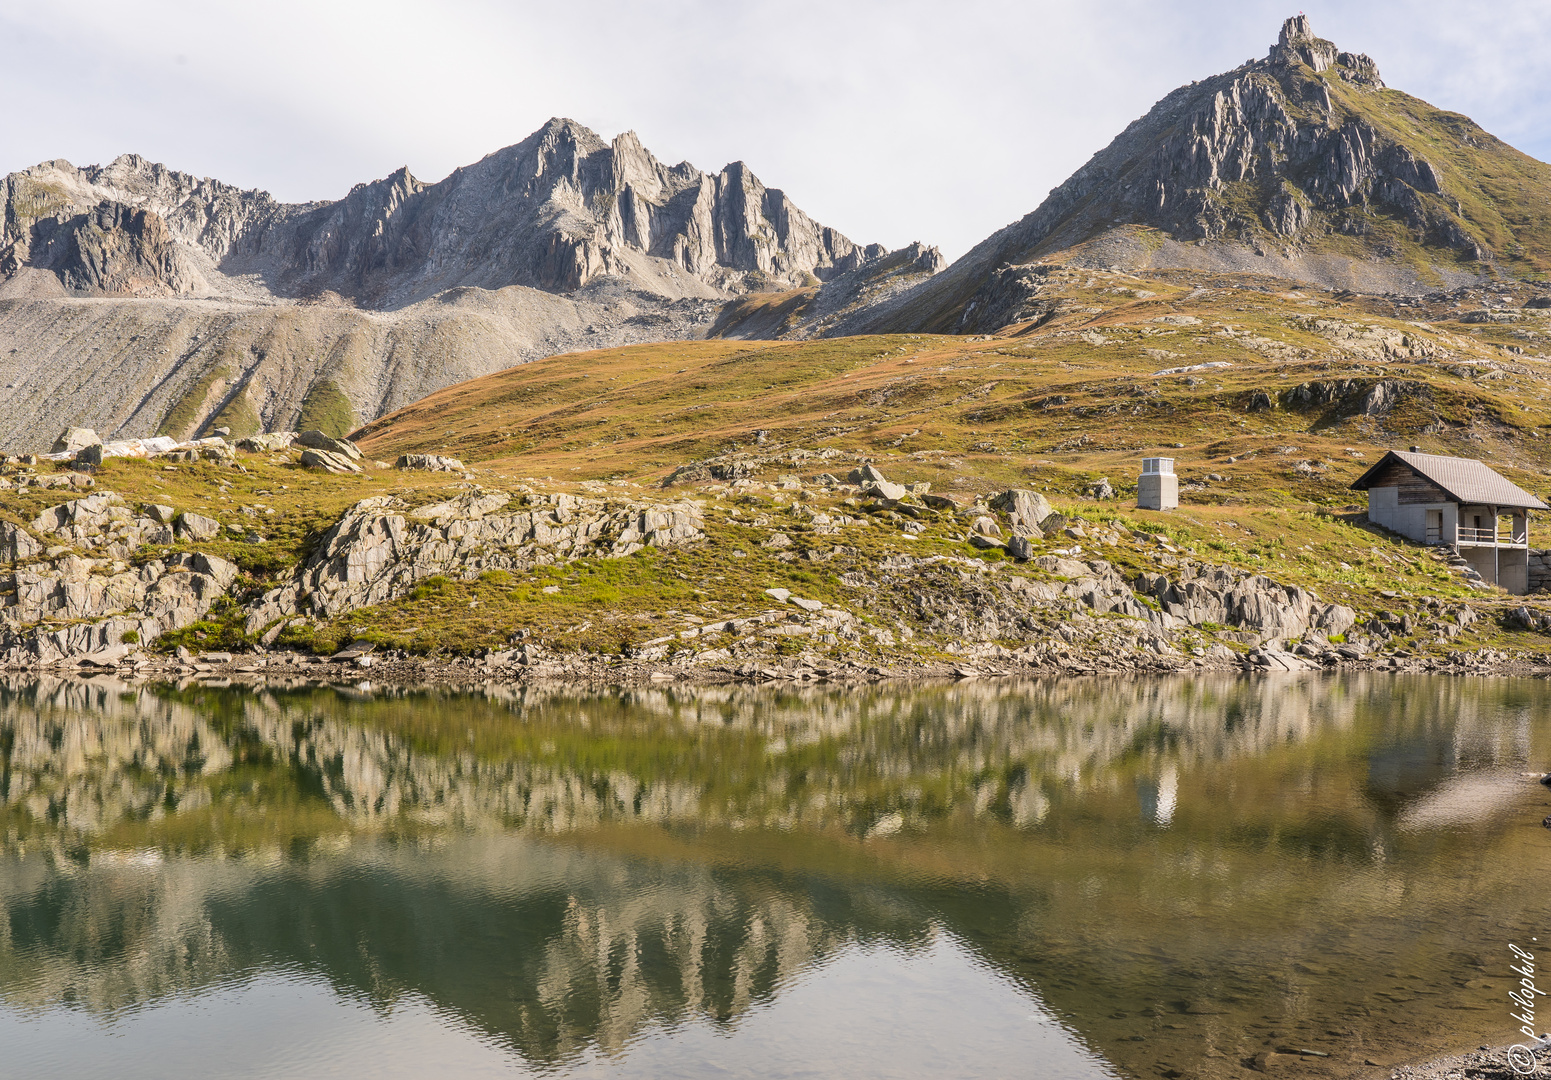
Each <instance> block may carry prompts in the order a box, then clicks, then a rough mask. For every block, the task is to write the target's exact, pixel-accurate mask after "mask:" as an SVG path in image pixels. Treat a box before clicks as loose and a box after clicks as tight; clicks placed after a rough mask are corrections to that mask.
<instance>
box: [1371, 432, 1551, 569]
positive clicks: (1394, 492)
mask: <svg viewBox="0 0 1551 1080" xmlns="http://www.w3.org/2000/svg"><path fill="white" fill-rule="evenodd" d="M1352 489H1353V490H1355V491H1366V492H1367V493H1368V520H1369V521H1372V522H1374V523H1375V524H1378V525H1383V526H1384V527H1385V528H1386V529H1389V530H1391V531H1393V532H1397V533H1399V534H1400V535H1402V536H1408V537H1410V538H1411V539H1412V540H1416V541H1418V542H1420V543H1423V544H1447V545H1449V546H1451V547H1453V548H1455V549H1456V550H1457V551H1458V552H1459V553H1460V555H1461V556H1463V557H1464V558H1465V559H1467V560H1469V562H1470V564H1471V565H1472V566H1474V567H1475V568H1476V571H1477V572H1478V573H1479V574H1480V575H1481V576H1482V577H1483V578H1485V579H1486V580H1487V581H1489V582H1492V583H1493V584H1495V585H1500V586H1502V587H1503V588H1504V589H1506V590H1508V591H1509V592H1511V593H1520V594H1522V593H1527V592H1529V514H1530V511H1531V510H1545V509H1548V507H1547V506H1546V504H1545V503H1543V502H1541V501H1540V500H1539V499H1537V498H1536V497H1535V496H1533V495H1531V494H1530V493H1529V492H1527V491H1525V490H1524V489H1523V488H1521V487H1519V486H1518V485H1517V484H1515V483H1513V482H1512V481H1511V480H1509V479H1507V478H1506V477H1504V476H1500V475H1498V474H1497V473H1496V472H1494V471H1493V470H1492V469H1491V468H1489V467H1488V466H1487V465H1485V464H1483V463H1482V462H1479V461H1476V460H1475V459H1473V458H1458V457H1448V456H1447V455H1444V454H1423V453H1419V452H1417V451H1416V450H1412V451H1410V452H1409V453H1402V452H1401V451H1399V450H1391V451H1390V452H1389V453H1387V454H1385V455H1384V456H1383V457H1382V458H1380V459H1379V461H1378V462H1377V463H1376V464H1375V465H1374V466H1373V468H1371V469H1369V470H1368V471H1367V472H1365V473H1363V474H1362V476H1361V477H1359V478H1358V480H1357V482H1356V483H1354V484H1353V485H1352Z"/></svg>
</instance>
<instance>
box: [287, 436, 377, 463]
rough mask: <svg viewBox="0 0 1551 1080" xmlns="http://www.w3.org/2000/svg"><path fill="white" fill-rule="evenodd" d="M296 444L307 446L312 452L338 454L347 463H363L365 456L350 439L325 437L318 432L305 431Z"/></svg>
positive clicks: (297, 437) (298, 437) (297, 438)
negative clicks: (320, 451) (319, 451)
mask: <svg viewBox="0 0 1551 1080" xmlns="http://www.w3.org/2000/svg"><path fill="white" fill-rule="evenodd" d="M294 441H295V443H296V445H298V446H305V447H307V448H308V449H310V450H323V451H326V452H328V453H330V454H338V455H339V456H341V457H343V458H345V459H346V460H347V461H361V460H363V455H362V454H361V451H360V450H358V449H356V445H355V443H353V442H351V441H350V440H349V439H336V438H334V437H333V436H332V435H325V434H323V432H321V431H318V430H316V429H315V430H313V431H304V432H302V433H301V434H300V435H298V436H296V438H295V440H294Z"/></svg>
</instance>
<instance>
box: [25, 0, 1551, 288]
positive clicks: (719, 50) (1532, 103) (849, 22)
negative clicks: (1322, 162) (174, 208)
mask: <svg viewBox="0 0 1551 1080" xmlns="http://www.w3.org/2000/svg"><path fill="white" fill-rule="evenodd" d="M1303 10H1305V11H1306V12H1307V13H1308V15H1309V16H1310V18H1311V19H1312V20H1313V25H1314V29H1315V31H1316V32H1317V33H1318V34H1320V36H1322V37H1327V38H1330V39H1331V40H1333V41H1335V42H1336V43H1337V44H1338V45H1340V46H1341V47H1342V48H1344V49H1348V50H1351V51H1355V52H1366V53H1368V54H1369V55H1371V56H1373V58H1374V59H1375V60H1376V61H1378V64H1379V70H1380V71H1381V72H1382V73H1383V76H1384V79H1385V81H1386V82H1387V83H1389V85H1391V86H1394V87H1396V88H1399V89H1403V90H1406V91H1408V92H1410V93H1413V94H1416V95H1418V96H1420V97H1423V98H1426V99H1427V100H1429V101H1431V102H1433V103H1434V104H1436V105H1440V106H1444V107H1446V108H1450V109H1454V110H1457V111H1459V112H1464V113H1468V114H1469V115H1471V116H1472V117H1474V118H1475V119H1476V120H1477V121H1478V122H1479V123H1481V124H1482V125H1483V126H1484V127H1486V128H1487V129H1488V130H1490V131H1492V132H1493V133H1495V134H1497V135H1499V136H1501V137H1502V138H1504V139H1506V140H1507V141H1509V142H1511V143H1513V144H1514V145H1516V146H1518V147H1520V148H1521V149H1523V150H1524V151H1526V152H1528V153H1530V154H1533V155H1535V156H1536V157H1539V158H1541V159H1542V160H1544V159H1546V158H1547V157H1548V156H1551V123H1548V121H1551V90H1548V87H1551V79H1548V75H1551V0H1492V2H1491V3H1470V2H1461V0H1448V2H1446V0H1421V2H1415V3H1402V2H1398V0H1374V2H1369V3H1361V2H1352V0H1347V2H1342V3H1324V4H1314V5H1312V6H1310V7H1308V8H1305V9H1303ZM1297 11H1298V9H1297V8H1294V7H1291V6H1290V4H1287V3H1280V4H1276V3H1267V2H1263V0H1187V2H1177V3H1169V2H1167V0H1145V2H1144V0H1111V2H1106V3H1098V2H1067V3H1051V2H1044V0H1024V2H1021V3H1019V2H1007V0H944V2H936V3H925V2H920V0H882V2H875V0H780V2H778V3H777V2H770V3H765V2H757V3H738V2H736V0H654V2H653V3H649V4H648V3H630V2H628V0H593V2H590V3H578V2H574V0H573V2H551V3H530V2H526V0H524V2H512V3H497V2H485V0H439V2H438V3H435V4H429V3H408V2H404V0H372V2H370V3H367V2H358V0H351V2H336V3H330V2H327V0H267V2H264V3H251V2H250V3H243V4H240V5H239V4H224V3H221V2H219V0H203V2H196V3H187V2H183V0H72V2H71V3H69V4H61V3H54V2H52V0H0V43H4V45H5V49H4V53H5V57H6V62H5V64H4V67H3V73H0V95H3V96H0V173H4V172H8V171H10V170H12V169H17V168H22V167H25V166H27V165H31V164H34V163H36V162H38V161H42V160H46V159H50V158H55V157H64V158H67V159H69V160H70V161H73V162H75V163H76V164H83V165H84V164H91V163H95V162H104V161H108V160H110V159H112V158H114V157H116V156H117V155H119V154H120V153H124V152H126V151H133V152H135V153H139V154H142V155H144V156H146V157H149V158H151V159H153V160H156V161H161V162H164V163H166V164H167V165H169V166H172V167H174V168H178V169H182V170H185V171H188V172H193V173H197V174H200V175H204V176H214V177H218V178H220V179H222V180H225V181H227V182H229V183H233V184H237V185H239V186H243V187H259V188H265V189H267V190H269V191H271V192H273V193H274V194H275V196H276V197H277V198H280V199H283V200H287V201H303V200H309V199H333V198H338V197H340V196H342V195H343V194H344V193H345V192H346V191H347V190H349V188H350V186H351V185H352V184H354V183H356V182H359V181H364V180H371V179H375V178H378V177H381V176H384V175H386V174H387V173H389V172H391V171H392V170H393V169H395V168H397V167H398V166H400V165H405V164H407V165H408V166H409V168H410V171H412V172H413V173H414V174H415V175H416V176H418V177H420V178H421V179H422V180H427V181H431V180H438V179H440V178H442V177H443V176H445V175H446V174H447V173H448V172H449V171H451V170H452V169H453V168H454V167H455V166H457V165H460V164H465V163H467V162H470V161H474V160H477V159H478V158H480V157H483V156H484V155H485V154H488V153H490V152H491V151H493V150H496V149H498V148H500V147H502V146H506V145H509V144H511V143H514V142H517V141H518V140H520V139H522V138H523V137H524V136H526V135H528V134H529V133H531V132H532V131H533V130H535V129H536V128H537V127H538V126H539V125H540V124H542V123H543V122H544V121H545V120H546V119H547V118H549V117H550V116H569V117H572V118H574V119H576V120H578V121H581V122H582V123H584V124H586V125H588V126H589V127H592V128H593V129H594V130H596V131H598V132H599V133H600V134H601V135H603V137H604V138H611V137H613V136H614V135H615V134H617V133H618V132H620V131H623V130H626V129H629V128H633V129H635V131H637V132H638V133H639V134H640V136H641V139H642V141H643V142H644V143H645V145H646V146H647V148H648V149H650V150H651V151H652V152H653V153H655V154H656V155H657V156H658V157H659V158H661V159H663V160H665V161H668V162H677V161H680V160H688V161H690V162H693V163H694V164H695V165H697V166H699V167H700V168H702V169H706V170H717V169H720V168H721V166H722V165H724V164H726V163H727V162H729V161H734V160H737V159H740V158H741V159H742V160H744V161H746V162H748V163H749V165H750V166H751V167H752V168H753V170H754V171H755V173H756V174H758V176H759V177H760V178H761V179H762V180H764V182H765V183H766V184H767V185H769V186H771V187H779V188H782V189H784V190H785V191H786V193H787V194H788V195H789V196H790V197H791V199H792V200H793V201H794V202H795V203H796V204H797V205H798V206H801V207H802V208H803V209H804V210H806V211H807V212H808V213H809V214H810V215H812V216H813V217H814V218H816V219H817V220H819V221H821V222H823V223H825V224H827V225H832V226H834V227H835V228H838V229H839V230H841V231H842V232H844V233H846V234H847V235H849V236H850V237H851V238H852V239H853V240H856V241H859V242H863V243H866V242H873V241H877V242H880V243H883V244H886V245H888V246H889V247H897V246H899V245H901V244H904V243H907V242H909V241H911V240H917V239H919V240H923V241H925V242H927V243H934V244H937V245H939V246H940V247H941V248H942V249H943V252H944V254H946V255H948V256H949V257H950V258H953V257H956V256H957V255H959V254H962V253H963V252H964V251H965V250H966V249H967V248H969V247H970V246H971V245H972V244H974V243H975V242H976V241H978V240H979V239H981V238H982V237H984V236H985V235H986V234H988V233H990V232H991V231H993V230H994V229H996V228H998V227H1000V226H1002V225H1005V224H1007V223H1008V222H1009V221H1012V220H1015V219H1016V218H1018V217H1021V216H1022V215H1023V214H1025V213H1027V212H1028V211H1029V210H1032V209H1033V208H1034V207H1035V206H1036V205H1038V203H1039V202H1040V200H1041V199H1042V198H1043V197H1044V196H1045V194H1046V193H1047V192H1048V191H1049V190H1050V188H1052V187H1054V186H1055V185H1056V184H1058V183H1060V182H1061V181H1062V180H1063V179H1065V178H1066V176H1067V175H1068V174H1070V173H1071V172H1072V171H1073V170H1074V169H1075V168H1077V166H1079V165H1081V164H1082V162H1083V161H1085V160H1086V159H1087V158H1088V157H1089V155H1091V154H1092V153H1093V152H1094V151H1096V150H1098V149H1099V148H1100V147H1102V146H1104V145H1105V144H1106V143H1107V142H1109V140H1110V139H1111V138H1112V137H1113V136H1114V135H1115V134H1116V133H1118V132H1119V131H1120V130H1121V129H1122V128H1123V127H1124V126H1125V125H1126V124H1127V123H1129V122H1130V121H1131V120H1133V119H1135V118H1136V117H1137V116H1139V115H1141V114H1142V113H1143V112H1145V111H1146V110H1147V109H1148V108H1149V107H1150V106H1151V105H1152V104H1153V102H1154V101H1156V100H1157V99H1158V98H1160V97H1161V96H1163V95H1164V94H1165V93H1167V92H1168V91H1169V90H1171V89H1173V88H1174V87H1175V86H1178V85H1179V84H1181V83H1185V82H1189V81H1191V80H1193V79H1197V78H1202V77H1204V76H1207V75H1211V74H1215V73H1217V72H1220V71H1225V70H1227V69H1229V68H1232V67H1235V66H1237V65H1238V64H1240V63H1242V62H1243V61H1245V60H1247V59H1249V58H1250V57H1256V56H1263V55H1264V54H1265V52H1266V50H1267V49H1268V48H1269V47H1270V45H1271V44H1272V42H1273V41H1274V40H1275V38H1276V32H1277V29H1278V27H1279V26H1280V25H1281V21H1282V19H1283V18H1285V17H1286V16H1288V15H1292V14H1296V13H1297Z"/></svg>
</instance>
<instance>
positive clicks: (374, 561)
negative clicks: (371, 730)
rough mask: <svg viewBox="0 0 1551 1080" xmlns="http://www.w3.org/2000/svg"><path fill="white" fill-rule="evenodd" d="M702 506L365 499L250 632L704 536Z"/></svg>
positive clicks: (487, 495) (252, 620) (270, 596)
mask: <svg viewBox="0 0 1551 1080" xmlns="http://www.w3.org/2000/svg"><path fill="white" fill-rule="evenodd" d="M704 528H705V522H704V519H703V515H702V512H701V509H700V507H699V506H698V505H697V504H695V503H691V502H680V503H671V504H666V505H657V504H639V503H623V504H621V503H609V502H601V501H596V500H590V499H581V498H577V497H576V496H573V495H520V496H518V497H517V498H516V499H513V498H512V497H511V496H510V495H508V494H507V493H505V492H499V491H495V492H484V491H480V492H475V493H472V494H469V495H465V496H461V497H459V498H457V499H454V500H451V501H449V502H441V503H436V504H435V505H432V506H424V507H419V508H416V509H407V508H405V507H404V506H403V504H402V503H400V502H399V501H398V500H397V499H395V498H394V497H392V496H379V497H377V498H372V499H364V500H362V501H361V502H359V503H357V504H356V505H355V506H353V507H351V508H350V510H349V511H347V512H346V514H345V515H344V517H343V518H341V519H340V521H339V522H338V523H337V524H336V525H334V527H333V528H331V529H329V531H328V532H327V533H325V534H324V535H323V538H322V540H321V542H320V543H319V545H318V548H317V550H316V551H315V552H314V553H313V554H312V556H311V557H310V558H309V559H308V560H307V562H306V563H305V564H304V565H303V566H301V567H300V568H299V569H298V570H297V573H296V575H295V578H294V579H293V580H292V581H291V582H289V583H288V584H286V585H284V586H282V587H280V588H278V589H273V590H270V591H269V592H267V593H265V594H264V596H263V597H262V598H261V599H260V600H259V601H257V602H256V603H255V604H254V605H253V606H252V607H251V609H250V612H249V615H248V620H247V627H248V632H249V633H254V632H256V631H258V630H262V629H264V628H265V627H269V626H272V625H273V624H275V623H276V622H277V621H278V620H281V619H285V618H288V617H291V616H296V615H312V616H317V617H323V618H328V617H332V616H334V615H338V614H341V613H343V612H346V611H353V610H355V609H356V608H362V607H367V606H369V605H372V604H381V603H385V602H387V601H389V600H392V599H395V598H397V597H399V596H402V595H403V594H404V593H406V592H408V591H409V590H410V589H412V588H413V587H414V586H415V585H416V584H418V583H419V582H421V581H424V580H425V579H426V578H429V577H433V576H436V575H438V574H440V575H445V576H447V577H454V578H461V579H472V578H474V577H477V576H478V575H479V574H480V573H482V572H484V571H486V570H512V569H526V568H529V567H532V566H535V565H540V564H545V563H552V562H554V561H556V560H557V559H564V558H576V557H581V556H585V555H592V556H605V557H608V556H612V557H619V556H624V555H630V554H632V553H634V552H636V551H639V550H641V548H643V547H646V546H648V545H650V546H655V547H668V546H672V545H675V544H682V543H686V542H689V541H693V540H698V539H701V538H703V537H704V535H705V532H704Z"/></svg>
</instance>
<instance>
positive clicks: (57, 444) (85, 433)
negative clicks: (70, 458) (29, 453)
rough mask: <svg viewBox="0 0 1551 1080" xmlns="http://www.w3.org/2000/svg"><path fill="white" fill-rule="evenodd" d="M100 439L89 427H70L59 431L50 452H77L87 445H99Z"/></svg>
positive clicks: (100, 443) (72, 453)
mask: <svg viewBox="0 0 1551 1080" xmlns="http://www.w3.org/2000/svg"><path fill="white" fill-rule="evenodd" d="M101 445H102V440H101V439H99V438H98V437H97V433H96V432H95V431H93V430H92V429H91V428H84V427H70V428H65V430H64V431H62V432H60V434H59V438H57V439H55V440H54V448H53V449H52V450H50V451H49V453H51V454H71V455H74V454H77V453H80V452H81V451H82V450H84V449H86V448H87V447H88V446H101Z"/></svg>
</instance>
